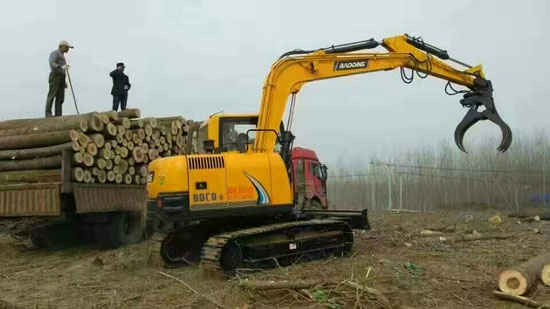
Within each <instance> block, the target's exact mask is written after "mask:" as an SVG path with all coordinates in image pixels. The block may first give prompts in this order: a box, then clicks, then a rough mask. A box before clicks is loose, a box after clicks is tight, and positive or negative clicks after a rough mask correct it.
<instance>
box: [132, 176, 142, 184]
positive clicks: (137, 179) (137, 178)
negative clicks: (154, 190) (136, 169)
mask: <svg viewBox="0 0 550 309" xmlns="http://www.w3.org/2000/svg"><path fill="white" fill-rule="evenodd" d="M133 178H134V183H135V184H136V185H141V176H139V175H134V177H133Z"/></svg>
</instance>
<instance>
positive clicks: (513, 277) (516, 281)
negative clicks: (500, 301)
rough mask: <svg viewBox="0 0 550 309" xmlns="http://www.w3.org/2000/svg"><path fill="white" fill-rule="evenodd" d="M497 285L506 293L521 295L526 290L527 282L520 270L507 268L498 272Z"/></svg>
mask: <svg viewBox="0 0 550 309" xmlns="http://www.w3.org/2000/svg"><path fill="white" fill-rule="evenodd" d="M498 287H499V289H500V290H501V291H502V292H504V293H506V294H510V295H523V294H524V293H525V292H527V290H528V288H529V284H528V282H527V279H526V278H525V277H524V276H523V274H522V273H521V272H519V271H517V270H512V269H509V270H505V271H503V272H501V273H500V275H499V277H498Z"/></svg>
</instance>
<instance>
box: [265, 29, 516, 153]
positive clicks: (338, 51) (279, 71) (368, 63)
mask: <svg viewBox="0 0 550 309" xmlns="http://www.w3.org/2000/svg"><path fill="white" fill-rule="evenodd" d="M379 45H381V46H383V47H384V48H385V49H386V50H388V52H386V53H379V52H374V53H358V52H357V51H362V50H365V49H372V48H375V47H377V46H379ZM444 60H449V61H454V62H457V63H459V64H461V65H466V64H464V63H462V62H460V61H457V60H455V59H452V58H451V57H449V55H448V53H447V51H444V50H441V49H439V48H437V47H434V46H432V45H429V44H426V43H424V42H423V41H422V40H421V39H418V38H414V37H410V36H408V35H401V36H395V37H391V38H386V39H384V40H383V41H382V43H378V42H377V41H375V40H374V39H371V40H367V41H361V42H356V43H351V44H344V45H339V46H332V47H328V48H322V49H319V50H316V51H302V50H295V51H291V52H288V53H285V54H283V56H282V57H281V58H280V59H279V60H278V61H276V62H275V63H274V64H273V66H272V68H271V71H270V73H269V75H268V77H267V79H266V81H265V84H264V88H263V95H262V103H261V106H260V111H259V120H258V132H257V136H256V140H255V145H254V150H255V151H257V152H271V151H272V150H273V147H274V145H275V142H276V138H277V136H276V135H275V134H273V132H277V130H278V129H279V124H280V122H281V120H282V118H283V114H284V111H285V108H286V104H287V101H288V97H289V95H291V94H296V93H298V92H299V91H300V89H301V87H302V86H303V85H304V84H305V83H308V82H312V81H316V80H323V79H329V78H337V77H343V76H348V75H356V74H364V73H371V72H378V71H388V70H393V69H396V68H401V76H402V79H403V81H405V82H406V83H410V82H412V79H413V77H414V74H417V76H419V77H421V78H425V77H427V76H434V77H437V78H440V79H443V80H446V81H447V82H448V84H447V87H446V91H447V93H448V94H458V93H462V94H464V99H462V100H461V104H462V105H463V106H465V107H468V108H469V111H468V113H467V114H466V116H465V117H464V119H463V120H462V121H461V122H460V123H459V125H458V126H457V128H456V131H455V142H456V144H457V146H458V148H460V149H461V150H462V151H465V149H464V146H463V145H462V140H463V137H464V134H465V133H466V131H467V130H468V128H470V127H471V126H472V125H474V124H475V123H476V122H478V121H480V120H491V121H492V122H494V123H495V124H497V125H498V126H499V127H500V128H501V131H502V142H501V144H500V146H499V147H498V150H500V151H502V152H504V151H506V150H507V149H508V148H509V147H510V144H511V142H512V132H511V130H510V128H509V127H508V125H507V124H506V123H505V122H504V121H503V120H502V119H501V118H500V116H499V114H498V112H497V111H496V108H495V105H494V102H493V97H492V92H493V88H492V84H491V82H490V81H489V80H486V79H485V75H484V74H483V71H482V67H481V65H478V66H475V67H468V68H466V69H465V70H459V69H456V68H455V67H453V66H451V65H450V64H448V63H446V62H445V61H444ZM466 66H467V65H466ZM405 68H408V69H411V70H412V71H413V72H412V74H413V75H410V76H407V74H406V73H405V71H404V69H405ZM452 84H458V85H462V86H465V87H467V88H469V89H468V90H461V91H453V92H449V91H448V89H451V90H454V88H453V87H452ZM481 106H483V107H484V108H485V110H484V111H482V112H479V111H478V109H479V108H480V107H481Z"/></svg>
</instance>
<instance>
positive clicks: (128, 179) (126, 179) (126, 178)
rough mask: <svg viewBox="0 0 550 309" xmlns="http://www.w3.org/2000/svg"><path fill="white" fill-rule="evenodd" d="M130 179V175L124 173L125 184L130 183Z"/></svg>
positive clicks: (131, 179) (131, 178)
mask: <svg viewBox="0 0 550 309" xmlns="http://www.w3.org/2000/svg"><path fill="white" fill-rule="evenodd" d="M132 181H133V177H132V175H130V174H126V175H124V183H125V184H127V185H130V184H132Z"/></svg>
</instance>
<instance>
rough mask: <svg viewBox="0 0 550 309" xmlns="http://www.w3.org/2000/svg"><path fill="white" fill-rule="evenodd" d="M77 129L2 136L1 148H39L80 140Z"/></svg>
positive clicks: (0, 139) (0, 140)
mask: <svg viewBox="0 0 550 309" xmlns="http://www.w3.org/2000/svg"><path fill="white" fill-rule="evenodd" d="M79 135H80V134H79V133H78V131H76V130H69V131H55V132H45V133H36V134H27V135H17V136H6V137H2V138H0V150H8V149H25V148H38V147H45V146H53V145H59V144H64V143H67V142H70V141H76V140H78V136H79Z"/></svg>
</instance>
